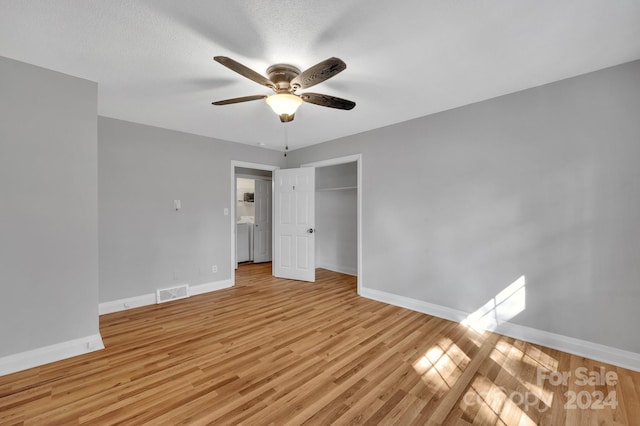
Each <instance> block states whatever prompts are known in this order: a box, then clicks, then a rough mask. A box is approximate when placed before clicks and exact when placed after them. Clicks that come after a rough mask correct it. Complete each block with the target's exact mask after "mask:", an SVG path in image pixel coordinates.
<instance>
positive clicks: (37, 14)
mask: <svg viewBox="0 0 640 426" xmlns="http://www.w3.org/2000/svg"><path fill="white" fill-rule="evenodd" d="M215 55H224V56H230V57H231V58H234V59H235V60H237V61H239V62H241V63H243V64H245V65H247V66H249V67H251V68H253V69H254V70H256V71H258V72H260V73H263V74H264V73H265V71H266V69H267V67H268V66H269V65H271V64H274V63H283V62H284V63H290V64H292V65H295V66H297V67H298V68H300V69H305V68H307V67H309V66H311V65H314V64H316V63H317V62H320V61H321V60H324V59H326V58H329V57H331V56H337V57H339V58H341V59H343V60H344V61H345V62H346V63H347V69H346V70H345V71H343V72H342V73H341V74H339V75H337V76H336V77H334V78H333V79H331V80H328V81H326V82H324V83H321V84H319V85H317V86H315V87H314V88H313V89H311V91H313V92H320V93H326V94H329V95H334V96H339V97H343V98H347V99H351V100H354V101H355V102H356V103H357V106H356V108H355V109H354V110H352V111H340V110H333V109H329V108H322V107H319V106H316V105H311V104H303V105H302V106H301V107H300V109H299V110H298V113H297V114H296V119H295V121H294V122H292V123H288V124H282V123H280V121H279V120H278V117H277V116H276V115H275V114H274V113H273V112H272V111H271V110H270V109H269V107H268V106H267V105H266V104H265V103H264V102H263V101H255V102H248V103H242V104H236V105H230V106H220V107H218V106H212V105H211V101H213V100H219V99H226V98H232V97H238V96H246V95H253V94H262V93H265V94H268V93H269V90H268V89H266V88H264V87H261V86H260V85H258V84H256V83H254V82H252V81H250V80H247V79H245V78H243V77H241V76H240V75H238V74H235V73H233V72H232V71H230V70H229V69H227V68H225V67H223V66H222V65H220V64H218V63H216V62H214V61H213V60H212V58H213V56H215ZM0 56H6V57H9V58H13V59H17V60H20V61H24V62H28V63H31V64H34V65H38V66H42V67H45V68H49V69H52V70H56V71H60V72H63V73H67V74H71V75H74V76H77V77H82V78H86V79H89V80H93V81H96V82H98V113H99V114H100V115H103V116H107V117H114V118H119V119H123V120H129V121H134V122H138V123H144V124H149V125H153V126H158V127H164V128H168V129H174V130H180V131H184V132H189V133H195V134H199V135H205V136H211V137H214V138H219V139H225V140H230V141H235V142H241V143H246V144H252V145H255V144H257V143H264V144H266V146H267V147H269V148H275V149H283V147H284V139H285V128H286V133H287V135H286V136H287V137H288V140H289V146H290V148H291V149H295V148H299V147H302V146H307V145H311V144H315V143H319V142H323V141H326V140H331V139H335V138H338V137H341V136H346V135H350V134H355V133H359V132H362V131H366V130H369V129H373V128H378V127H382V126H385V125H389V124H393V123H398V122H401V121H406V120H408V119H411V118H416V117H420V116H424V115H428V114H432V113H435V112H438V111H443V110H447V109H450V108H454V107H457V106H461V105H465V104H469V103H473V102H477V101H480V100H483V99H488V98H492V97H495V96H499V95H503V94H506V93H511V92H514V91H518V90H522V89H526V88H529V87H534V86H538V85H541V84H545V83H549V82H552V81H556V80H560V79H563V78H567V77H571V76H575V75H579V74H583V73H586V72H590V71H594V70H598V69H602V68H606V67H608V66H612V65H617V64H620V63H624V62H629V61H632V60H635V59H639V58H640V1H639V0H616V1H614V2H612V1H611V0H560V1H559V0H520V1H518V0H486V1H478V0H441V1H432V0H416V1H414V0H399V1H396V2H389V1H388V0H385V1H382V0H342V1H331V2H329V1H318V0H314V1H309V0H297V1H295V0H278V1H265V0H245V1H230V0H218V1H211V0H200V1H196V0H187V1H174V0H162V1H160V0H158V1H152V0H146V1H143V0H135V1H134V0H129V1H127V0H102V1H96V0H56V1H51V0H11V1H7V0H0ZM301 92H303V91H301ZM0 95H1V94H0Z"/></svg>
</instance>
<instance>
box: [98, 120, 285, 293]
mask: <svg viewBox="0 0 640 426" xmlns="http://www.w3.org/2000/svg"><path fill="white" fill-rule="evenodd" d="M98 159H99V167H98V172H99V185H100V186H99V208H100V218H99V236H100V238H99V241H100V302H109V301H114V300H119V299H124V298H128V297H134V296H140V295H143V294H148V293H153V292H155V290H156V289H158V288H163V287H169V286H172V285H174V284H181V283H188V284H190V285H195V284H202V283H208V282H215V281H222V280H227V279H229V278H231V270H230V265H231V257H230V256H231V249H230V247H231V234H230V232H231V228H230V227H231V222H232V221H233V223H235V219H233V220H232V219H231V217H230V216H224V215H223V210H224V208H229V210H231V206H230V205H229V203H230V200H231V199H230V197H231V194H230V189H231V182H230V178H231V160H238V161H247V162H253V163H261V164H269V165H278V166H279V165H283V164H284V157H283V155H282V153H280V152H277V151H272V150H266V149H261V148H255V147H251V146H248V145H241V144H235V143H230V142H223V141H219V140H214V139H210V138H206V137H201V136H195V135H191V134H186V133H180V132H175V131H170V130H165V129H160V128H156V127H150V126H144V125H140V124H134V123H130V122H125V121H119V120H114V119H110V118H104V117H100V118H99V120H98ZM173 200H181V202H182V210H180V211H178V212H176V211H175V209H174V204H173ZM212 265H217V266H218V272H217V273H215V274H214V273H211V266H212Z"/></svg>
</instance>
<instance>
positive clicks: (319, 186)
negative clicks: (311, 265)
mask: <svg viewBox="0 0 640 426" xmlns="http://www.w3.org/2000/svg"><path fill="white" fill-rule="evenodd" d="M301 167H315V168H316V194H319V197H318V199H317V200H316V201H317V202H316V212H317V214H316V216H317V217H316V226H317V227H318V235H317V239H318V243H319V246H318V250H316V253H317V256H316V259H317V266H320V267H325V268H326V269H331V270H335V271H337V272H342V273H347V274H350V275H356V276H357V291H358V294H361V289H362V286H363V282H364V277H363V268H362V154H355V155H348V156H345V157H338V158H332V159H329V160H323V161H315V162H312V163H305V164H302V165H301ZM354 195H355V196H354ZM354 198H355V200H354ZM354 201H355V205H354ZM354 208H355V212H354ZM354 216H355V220H354ZM354 225H355V229H353V226H354ZM323 227H327V229H325V230H324V231H323V230H322V228H323ZM354 234H355V235H354ZM354 239H355V241H354ZM354 244H355V249H354ZM353 256H355V261H354V259H353ZM345 260H346V261H345ZM354 264H355V265H354ZM354 266H355V270H354Z"/></svg>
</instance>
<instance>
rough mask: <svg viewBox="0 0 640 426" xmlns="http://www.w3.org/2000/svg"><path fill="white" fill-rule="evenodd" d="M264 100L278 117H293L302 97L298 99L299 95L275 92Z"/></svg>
mask: <svg viewBox="0 0 640 426" xmlns="http://www.w3.org/2000/svg"><path fill="white" fill-rule="evenodd" d="M265 100H266V101H267V104H269V106H270V107H271V109H272V110H273V112H275V113H276V114H278V115H279V116H280V118H282V116H287V117H293V115H294V114H295V113H296V111H297V110H298V107H299V106H300V104H301V103H302V99H300V97H299V96H296V95H292V94H291V93H276V94H275V95H271V96H268V97H267V98H266V99H265ZM286 121H290V120H286Z"/></svg>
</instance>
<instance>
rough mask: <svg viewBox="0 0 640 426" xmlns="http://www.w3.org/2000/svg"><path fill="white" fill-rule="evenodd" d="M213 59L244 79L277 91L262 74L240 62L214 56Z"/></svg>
mask: <svg viewBox="0 0 640 426" xmlns="http://www.w3.org/2000/svg"><path fill="white" fill-rule="evenodd" d="M213 59H214V60H215V61H216V62H218V63H220V64H222V65H224V66H225V67H227V68H229V69H230V70H232V71H235V72H237V73H238V74H240V75H242V76H244V77H247V78H248V79H249V80H252V81H255V82H256V83H258V84H262V85H263V86H267V87H270V88H271V89H273V90H276V86H275V84H273V82H272V81H271V80H269V79H268V78H267V77H265V76H263V75H262V74H259V73H257V72H255V71H254V70H252V69H251V68H249V67H246V66H244V65H242V64H241V63H240V62H237V61H234V60H233V59H231V58H228V57H226V56H214V57H213Z"/></svg>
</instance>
